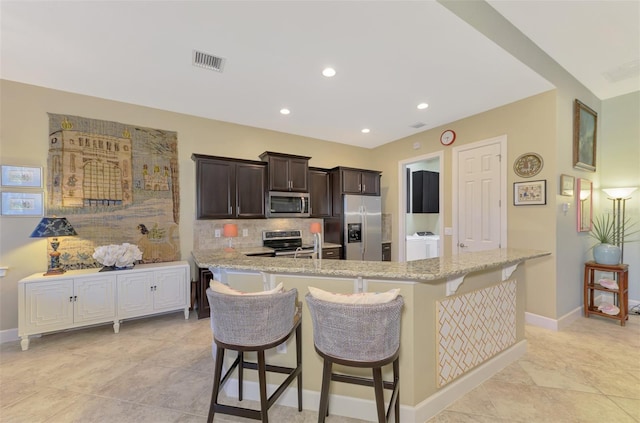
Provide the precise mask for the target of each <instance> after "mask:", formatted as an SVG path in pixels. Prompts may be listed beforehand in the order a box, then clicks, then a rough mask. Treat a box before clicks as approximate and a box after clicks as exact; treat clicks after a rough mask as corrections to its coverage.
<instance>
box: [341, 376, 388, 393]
mask: <svg viewBox="0 0 640 423" xmlns="http://www.w3.org/2000/svg"><path fill="white" fill-rule="evenodd" d="M331 380H335V381H336V382H344V383H352V384H355V385H362V386H374V385H373V379H369V378H366V377H359V376H349V375H343V374H339V373H331ZM382 386H383V387H384V389H394V388H395V385H394V383H393V382H388V381H382Z"/></svg>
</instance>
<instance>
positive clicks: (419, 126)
mask: <svg viewBox="0 0 640 423" xmlns="http://www.w3.org/2000/svg"><path fill="white" fill-rule="evenodd" d="M425 125H426V123H422V122H416V123H414V124H413V125H409V126H411V127H412V128H416V129H418V128H422V127H423V126H425Z"/></svg>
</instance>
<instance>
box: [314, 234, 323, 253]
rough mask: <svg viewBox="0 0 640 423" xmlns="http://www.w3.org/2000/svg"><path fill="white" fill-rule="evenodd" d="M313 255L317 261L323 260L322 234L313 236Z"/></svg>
mask: <svg viewBox="0 0 640 423" xmlns="http://www.w3.org/2000/svg"><path fill="white" fill-rule="evenodd" d="M313 253H314V254H315V255H316V258H317V259H320V260H321V259H322V237H321V236H320V232H318V233H314V234H313Z"/></svg>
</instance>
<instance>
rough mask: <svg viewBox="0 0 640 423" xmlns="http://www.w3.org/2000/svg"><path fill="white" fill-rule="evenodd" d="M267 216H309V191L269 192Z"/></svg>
mask: <svg viewBox="0 0 640 423" xmlns="http://www.w3.org/2000/svg"><path fill="white" fill-rule="evenodd" d="M267 210H268V213H267V217H309V216H310V213H309V193H307V192H279V191H270V192H269V204H268V208H267Z"/></svg>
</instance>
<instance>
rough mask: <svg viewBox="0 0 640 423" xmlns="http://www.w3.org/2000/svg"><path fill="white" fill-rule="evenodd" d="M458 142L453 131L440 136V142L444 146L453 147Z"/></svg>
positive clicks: (447, 131) (448, 130)
mask: <svg viewBox="0 0 640 423" xmlns="http://www.w3.org/2000/svg"><path fill="white" fill-rule="evenodd" d="M455 140H456V133H455V132H454V131H452V130H451V129H447V130H446V131H444V132H443V133H442V134H440V142H441V143H442V145H451V144H453V142H454V141H455Z"/></svg>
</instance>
